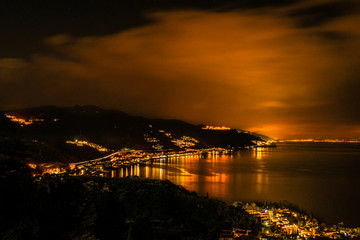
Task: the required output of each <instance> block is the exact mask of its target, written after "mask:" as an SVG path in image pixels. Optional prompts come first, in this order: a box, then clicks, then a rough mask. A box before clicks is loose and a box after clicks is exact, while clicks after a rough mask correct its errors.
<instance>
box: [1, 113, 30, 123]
mask: <svg viewBox="0 0 360 240" xmlns="http://www.w3.org/2000/svg"><path fill="white" fill-rule="evenodd" d="M5 116H6V117H7V118H8V119H10V121H12V122H16V123H19V124H21V125H30V124H33V122H34V121H33V120H32V119H29V120H26V119H24V118H19V117H16V116H15V115H11V114H5Z"/></svg>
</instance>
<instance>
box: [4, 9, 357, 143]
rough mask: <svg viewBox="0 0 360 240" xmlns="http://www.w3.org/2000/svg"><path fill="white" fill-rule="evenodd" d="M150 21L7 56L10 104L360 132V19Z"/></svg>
mask: <svg viewBox="0 0 360 240" xmlns="http://www.w3.org/2000/svg"><path fill="white" fill-rule="evenodd" d="M150 17H151V18H153V19H154V20H155V21H154V23H153V24H150V25H146V26H142V27H138V28H134V29H130V30H127V31H123V32H120V33H117V34H112V35H107V36H103V37H91V36H89V37H83V38H73V37H70V36H66V35H57V36H53V37H50V38H48V39H47V40H46V42H47V44H49V45H50V46H52V52H51V53H49V54H46V55H45V54H38V55H34V56H33V57H32V59H31V60H30V61H29V62H26V63H23V61H20V60H18V61H15V60H12V61H9V60H2V61H0V68H1V70H0V73H2V74H4V76H6V78H7V79H11V81H10V80H8V81H2V82H1V84H2V85H3V87H6V88H7V89H10V90H8V91H6V92H4V90H2V95H3V96H4V97H3V99H2V100H3V102H4V103H3V105H2V107H3V108H4V107H6V106H16V105H19V106H24V105H44V104H45V103H46V104H57V105H74V104H95V105H100V106H104V107H108V108H116V109H121V110H123V111H125V112H128V113H131V114H139V115H145V116H149V117H164V118H178V119H183V120H186V121H190V122H192V123H203V122H205V123H208V124H214V125H226V126H232V127H238V128H242V129H250V130H256V131H259V132H261V133H264V134H269V135H271V136H275V137H278V138H286V137H293V136H296V137H301V136H304V137H308V136H310V135H312V136H311V137H314V136H320V137H327V136H330V135H331V136H333V135H336V136H343V135H346V136H350V135H355V134H357V132H356V131H358V129H359V125H358V124H357V123H356V122H357V121H358V120H359V117H360V116H359V115H360V114H358V113H354V112H352V111H351V110H350V109H349V108H347V107H346V106H344V103H346V102H347V101H348V96H346V92H347V91H348V90H349V89H348V87H347V86H350V85H351V86H352V87H351V88H353V87H358V86H359V84H358V83H356V81H354V80H353V78H354V79H355V78H358V77H359V76H360V74H358V72H356V69H357V67H358V65H359V64H358V63H359V60H360V59H359V56H360V54H359V53H360V50H359V47H358V45H357V44H358V43H359V39H360V31H359V30H357V26H356V24H354V22H353V21H354V19H358V20H360V18H359V16H358V15H356V14H355V15H351V16H348V17H343V18H341V19H338V20H336V21H333V22H329V23H326V24H323V25H321V26H315V27H312V28H299V27H294V19H292V18H289V17H284V16H283V15H282V12H281V11H279V12H273V13H271V14H270V13H264V12H261V11H256V10H253V11H246V12H235V11H233V12H204V11H195V10H193V11H174V12H157V13H153V14H151V15H150ZM344 26H345V27H344ZM324 32H342V33H344V32H346V33H348V34H349V35H351V37H349V38H347V39H344V40H341V41H340V40H338V41H335V40H329V39H326V38H324V37H323V35H322V34H321V33H324ZM19 62H21V64H22V65H19ZM6 64H7V65H6ZM14 69H15V70H16V71H14ZM19 69H20V70H21V71H22V72H23V73H24V74H21V76H18V75H16V72H18V71H19ZM339 86H340V87H339ZM25 88H26V90H27V91H23V90H21V89H25ZM3 89H4V88H3ZM16 91H18V92H19V94H14V92H16ZM20 92H21V93H20ZM354 100H359V97H356V96H354ZM10 103H11V104H12V105H11V104H10ZM356 106H358V105H356ZM319 125H320V126H327V127H326V128H325V129H324V128H317V127H316V126H319ZM343 126H348V127H347V128H346V131H345V132H343V131H344V127H343ZM329 128H331V129H332V131H330V132H329V131H328V129H329Z"/></svg>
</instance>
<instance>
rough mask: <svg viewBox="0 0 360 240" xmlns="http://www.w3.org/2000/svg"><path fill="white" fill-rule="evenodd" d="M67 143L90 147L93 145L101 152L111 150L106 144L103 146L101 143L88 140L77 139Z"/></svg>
mask: <svg viewBox="0 0 360 240" xmlns="http://www.w3.org/2000/svg"><path fill="white" fill-rule="evenodd" d="M66 143H69V144H74V145H76V146H79V147H83V146H88V147H91V148H94V149H96V150H98V151H99V152H108V151H109V149H107V148H106V147H104V146H101V145H98V144H95V143H91V142H87V141H78V140H75V141H66Z"/></svg>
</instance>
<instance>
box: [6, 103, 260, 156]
mask: <svg viewBox="0 0 360 240" xmlns="http://www.w3.org/2000/svg"><path fill="white" fill-rule="evenodd" d="M0 113H2V114H1V116H0V138H1V139H2V140H1V141H2V142H4V143H6V144H5V145H9V146H12V147H10V148H13V149H14V151H15V152H19V153H21V152H23V150H22V151H20V150H19V151H17V149H21V148H24V145H25V149H26V151H25V152H30V155H31V156H30V157H29V158H30V159H34V158H40V159H42V161H45V162H47V161H50V162H52V161H60V162H64V161H65V162H67V160H65V159H66V158H68V159H72V161H74V158H76V159H75V161H77V160H78V161H81V160H86V159H88V158H89V157H90V156H91V157H99V156H102V155H103V153H101V152H100V153H99V152H96V151H95V152H94V151H93V149H88V150H89V151H86V152H87V154H85V155H84V156H86V157H81V156H82V154H80V152H81V151H83V150H84V149H87V147H86V146H85V147H84V148H83V149H81V150H80V148H78V147H77V148H76V146H75V148H74V146H69V144H66V142H67V141H78V140H81V141H87V142H90V143H93V144H95V145H99V146H103V147H104V148H106V149H111V150H114V151H115V150H119V149H123V148H130V149H139V150H148V151H157V150H169V149H171V150H181V149H184V148H185V146H186V147H188V148H195V149H200V148H212V147H221V148H243V147H247V146H251V145H254V143H253V141H259V140H262V139H261V138H260V137H258V136H255V135H252V134H250V133H247V132H241V131H238V130H236V129H226V130H209V129H203V126H204V125H194V124H191V123H187V122H185V121H182V120H178V119H149V118H145V117H141V116H132V115H129V114H127V113H125V112H122V111H119V110H106V109H103V108H100V107H98V106H93V105H85V106H74V107H56V106H43V107H38V108H24V109H20V110H10V111H1V112H0ZM13 141H17V142H19V143H22V146H16V144H14V143H11V142H13ZM29 146H30V148H31V149H30V150H29ZM70 148H71V149H70ZM34 149H35V150H36V151H37V152H40V153H41V154H45V153H48V152H49V153H48V154H45V155H50V156H52V157H49V156H45V155H44V156H41V157H39V156H38V155H39V153H36V154H31V153H33V152H34ZM36 151H35V152H36ZM4 152H5V154H4ZM51 152H53V153H51ZM54 152H59V153H58V154H55V155H59V156H62V155H64V156H62V157H54V156H53V155H54ZM0 153H2V154H3V155H10V156H13V155H19V154H11V153H9V151H8V150H7V149H4V147H2V148H0ZM41 154H40V155H41ZM20 155H24V153H21V154H20ZM25 155H26V154H25ZM84 158H85V159H84Z"/></svg>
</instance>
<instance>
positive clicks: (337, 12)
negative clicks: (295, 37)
mask: <svg viewBox="0 0 360 240" xmlns="http://www.w3.org/2000/svg"><path fill="white" fill-rule="evenodd" d="M358 9H359V3H356V2H354V1H347V0H343V1H330V2H325V3H321V4H318V5H315V6H308V7H304V8H297V9H294V10H292V11H290V12H289V13H287V14H286V16H287V17H292V18H296V19H297V22H296V26H298V27H303V28H307V27H314V26H318V25H321V24H325V23H327V22H329V21H333V20H335V19H337V18H340V17H343V16H347V15H349V14H353V13H355V12H356V11H357V10H358Z"/></svg>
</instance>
